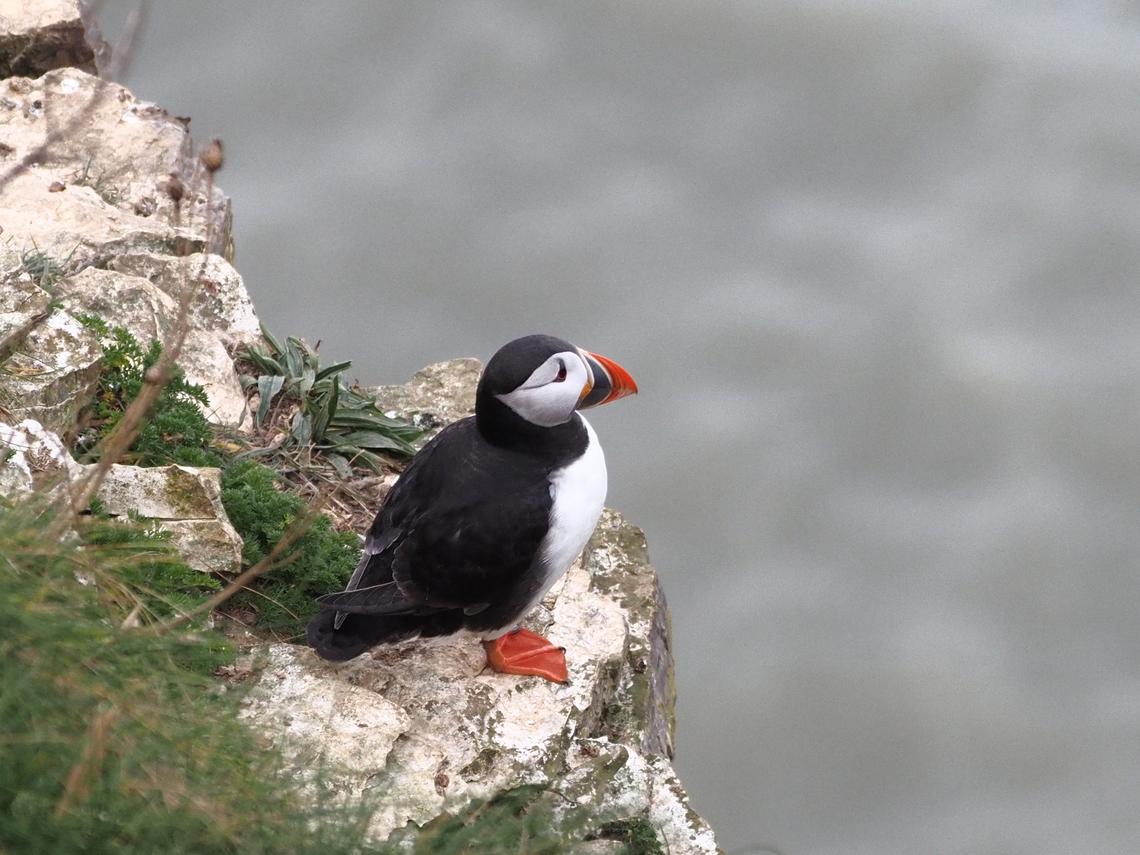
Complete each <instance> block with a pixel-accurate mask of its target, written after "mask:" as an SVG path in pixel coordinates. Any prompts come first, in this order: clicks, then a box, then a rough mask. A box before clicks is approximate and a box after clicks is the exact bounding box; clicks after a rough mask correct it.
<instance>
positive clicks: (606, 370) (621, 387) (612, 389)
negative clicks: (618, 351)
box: [578, 350, 637, 410]
mask: <svg viewBox="0 0 1140 855" xmlns="http://www.w3.org/2000/svg"><path fill="white" fill-rule="evenodd" d="M582 355H583V356H584V357H586V361H587V362H588V363H589V364H590V371H591V373H592V374H593V375H594V381H593V383H587V384H586V386H585V387H583V389H582V397H581V398H580V399H579V401H578V409H580V410H584V409H586V408H588V407H598V406H601V405H602V404H608V403H609V402H610V401H616V400H617V399H618V398H624V397H626V395H636V394H637V383H635V382H634V380H633V378H632V377H631V376H630V375H629V372H628V371H626V370H625V369H624V368H622V367H621V366H620V365H618V364H617V363H616V362H614V361H613V360H612V359H610V358H609V357H606V356H602V355H601V354H598V353H591V352H590V351H588V350H583V351H582Z"/></svg>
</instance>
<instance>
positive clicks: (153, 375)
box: [143, 365, 162, 383]
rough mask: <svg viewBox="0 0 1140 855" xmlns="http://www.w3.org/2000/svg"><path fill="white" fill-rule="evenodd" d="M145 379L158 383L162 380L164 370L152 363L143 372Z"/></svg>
mask: <svg viewBox="0 0 1140 855" xmlns="http://www.w3.org/2000/svg"><path fill="white" fill-rule="evenodd" d="M143 380H145V381H146V382H147V383H158V382H160V381H161V380H162V372H161V371H159V369H158V366H157V365H152V366H151V367H150V368H148V369H147V370H146V372H145V373H144V374H143Z"/></svg>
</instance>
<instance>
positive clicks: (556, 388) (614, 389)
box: [476, 335, 637, 428]
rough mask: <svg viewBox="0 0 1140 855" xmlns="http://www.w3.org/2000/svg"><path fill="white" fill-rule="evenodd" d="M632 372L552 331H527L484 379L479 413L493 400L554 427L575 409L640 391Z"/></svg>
mask: <svg viewBox="0 0 1140 855" xmlns="http://www.w3.org/2000/svg"><path fill="white" fill-rule="evenodd" d="M636 394H637V384H636V383H634V382H633V378H632V377H630V376H629V372H628V371H626V370H625V369H624V368H622V367H621V366H620V365H618V364H617V363H616V362H614V361H613V360H612V359H607V358H606V357H604V356H599V355H598V354H596V353H591V352H590V351H588V350H583V349H582V348H580V347H575V346H574V345H572V344H571V343H570V342H568V341H565V340H563V339H560V338H555V337H554V336H549V335H528V336H523V337H522V338H516V339H515V340H514V341H512V342H510V343H508V344H505V345H503V346H502V347H501V348H499V350H498V352H496V353H495V355H494V356H492V357H491V361H490V362H488V363H487V367H486V368H485V369H483V376H482V377H480V378H479V390H478V393H477V395H476V402H477V403H476V412H477V413H478V415H479V418H480V420H481V421H482V420H483V419H484V418H485V416H484V412H485V411H486V410H487V409H488V408H490V407H493V406H494V404H493V403H492V402H493V401H496V402H499V403H501V404H503V405H505V406H506V407H507V408H508V409H509V410H510V411H511V412H513V413H514V414H515V415H516V416H518V417H520V418H521V419H523V420H524V421H525V422H527V423H529V424H531V425H536V426H538V427H544V428H550V427H555V426H557V425H560V424H565V423H566V422H568V421H570V419H571V418H572V417H573V415H574V412H575V410H583V409H586V408H587V407H596V406H598V405H600V404H608V403H609V402H610V401H616V400H617V399H618V398H624V397H625V396H626V395H636Z"/></svg>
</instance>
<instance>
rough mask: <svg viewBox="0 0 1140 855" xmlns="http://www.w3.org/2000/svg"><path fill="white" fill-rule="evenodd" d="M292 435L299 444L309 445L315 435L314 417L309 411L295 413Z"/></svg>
mask: <svg viewBox="0 0 1140 855" xmlns="http://www.w3.org/2000/svg"><path fill="white" fill-rule="evenodd" d="M292 435H293V440H294V441H295V442H296V443H297V444H298V445H308V444H309V442H310V440H311V439H312V437H313V417H312V416H310V415H309V414H308V413H302V412H297V413H295V414H294V415H293V430H292Z"/></svg>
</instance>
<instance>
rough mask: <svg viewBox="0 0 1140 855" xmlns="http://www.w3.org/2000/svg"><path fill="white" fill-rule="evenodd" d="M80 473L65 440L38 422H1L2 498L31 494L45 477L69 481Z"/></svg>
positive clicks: (0, 494) (0, 466) (0, 461)
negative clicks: (12, 423)
mask: <svg viewBox="0 0 1140 855" xmlns="http://www.w3.org/2000/svg"><path fill="white" fill-rule="evenodd" d="M80 472H81V469H80V467H79V464H77V463H76V462H75V461H74V460H73V459H72V457H71V454H70V453H69V452H68V450H67V447H66V446H65V445H64V444H63V441H62V440H61V439H60V438H59V437H58V436H56V435H55V434H54V433H52V432H51V431H49V430H47V429H45V428H44V426H43V425H41V424H40V423H39V422H37V421H36V420H35V419H24V421H22V422H20V423H19V424H16V425H9V424H5V423H4V422H0V496H14V495H19V494H21V493H29V492H31V491H32V490H33V489H35V488H36V486H37V485H38V484H39V483H40V481H41V477H42V476H43V475H45V474H46V475H48V477H52V478H54V477H62V479H63V480H65V481H66V480H73V479H74V478H75V477H77V476H78V475H79V474H80Z"/></svg>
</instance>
